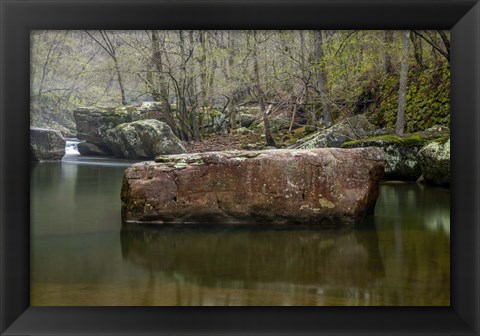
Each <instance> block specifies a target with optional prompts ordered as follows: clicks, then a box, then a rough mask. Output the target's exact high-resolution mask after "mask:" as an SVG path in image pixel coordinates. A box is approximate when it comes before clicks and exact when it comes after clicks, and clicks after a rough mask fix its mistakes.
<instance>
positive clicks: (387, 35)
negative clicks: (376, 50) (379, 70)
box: [383, 30, 393, 74]
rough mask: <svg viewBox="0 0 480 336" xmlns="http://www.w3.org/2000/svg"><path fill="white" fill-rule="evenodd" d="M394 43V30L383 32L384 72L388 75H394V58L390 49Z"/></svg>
mask: <svg viewBox="0 0 480 336" xmlns="http://www.w3.org/2000/svg"><path fill="white" fill-rule="evenodd" d="M392 43H393V30H385V31H384V32H383V71H384V72H385V73H387V74H390V73H392V71H393V68H392V58H391V56H390V52H389V49H390V47H391V45H392Z"/></svg>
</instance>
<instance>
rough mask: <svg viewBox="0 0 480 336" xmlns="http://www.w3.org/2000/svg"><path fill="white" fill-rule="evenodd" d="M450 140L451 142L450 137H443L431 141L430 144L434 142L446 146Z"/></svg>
mask: <svg viewBox="0 0 480 336" xmlns="http://www.w3.org/2000/svg"><path fill="white" fill-rule="evenodd" d="M448 140H450V137H441V138H437V139H433V140H430V141H429V142H428V143H429V144H431V143H432V142H438V143H439V144H441V145H444V144H445V143H446V142H447V141H448Z"/></svg>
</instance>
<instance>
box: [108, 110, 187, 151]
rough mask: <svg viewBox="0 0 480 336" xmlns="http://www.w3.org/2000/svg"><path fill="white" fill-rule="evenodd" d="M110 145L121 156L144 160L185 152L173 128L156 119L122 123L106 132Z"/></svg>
mask: <svg viewBox="0 0 480 336" xmlns="http://www.w3.org/2000/svg"><path fill="white" fill-rule="evenodd" d="M106 139H107V142H108V146H109V148H110V149H111V151H112V152H113V154H114V155H115V156H117V157H120V158H126V159H132V160H143V159H153V158H154V157H155V156H157V155H162V154H179V153H185V148H184V147H183V145H182V143H181V142H180V140H179V139H178V138H177V137H176V136H175V134H173V132H172V130H171V128H170V127H169V126H168V125H167V124H166V123H163V122H161V121H158V120H155V119H147V120H139V121H134V122H131V123H125V124H120V125H118V126H117V127H115V128H113V129H111V130H108V131H107V132H106Z"/></svg>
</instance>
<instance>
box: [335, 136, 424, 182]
mask: <svg viewBox="0 0 480 336" xmlns="http://www.w3.org/2000/svg"><path fill="white" fill-rule="evenodd" d="M425 143H426V140H425V139H423V138H421V137H419V136H411V137H408V138H399V137H397V136H392V135H385V136H379V137H374V138H368V139H362V140H358V141H351V142H346V143H344V144H343V147H344V148H359V147H371V146H375V147H381V148H383V150H384V151H385V160H386V166H385V177H386V178H389V179H401V180H409V181H415V180H416V179H417V178H418V177H419V176H420V175H421V174H422V171H421V168H420V163H419V160H418V152H419V150H420V149H421V148H422V147H423V146H424V145H425Z"/></svg>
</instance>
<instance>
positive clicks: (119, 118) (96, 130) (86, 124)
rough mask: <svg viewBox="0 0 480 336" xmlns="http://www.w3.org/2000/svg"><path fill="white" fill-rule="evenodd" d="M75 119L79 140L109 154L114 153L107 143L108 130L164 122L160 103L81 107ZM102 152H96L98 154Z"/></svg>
mask: <svg viewBox="0 0 480 336" xmlns="http://www.w3.org/2000/svg"><path fill="white" fill-rule="evenodd" d="M73 117H74V118H75V123H76V127H77V138H78V139H79V140H86V143H87V144H88V143H91V144H94V145H95V146H96V147H97V148H98V149H99V150H100V151H103V152H105V153H107V154H111V152H112V150H111V149H110V148H109V144H108V143H107V141H106V134H107V131H108V130H110V129H112V128H115V127H116V126H118V125H120V124H123V123H128V122H132V121H137V120H144V119H152V118H154V119H158V120H162V121H163V113H162V110H161V104H160V103H158V102H145V103H142V104H141V105H136V106H133V105H132V106H121V107H97V106H95V107H79V108H77V109H75V110H74V111H73ZM86 146H87V145H83V147H84V149H87V147H86ZM100 151H97V150H96V152H100ZM86 155H87V154H86ZM88 155H91V154H88ZM98 155H101V154H98Z"/></svg>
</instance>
